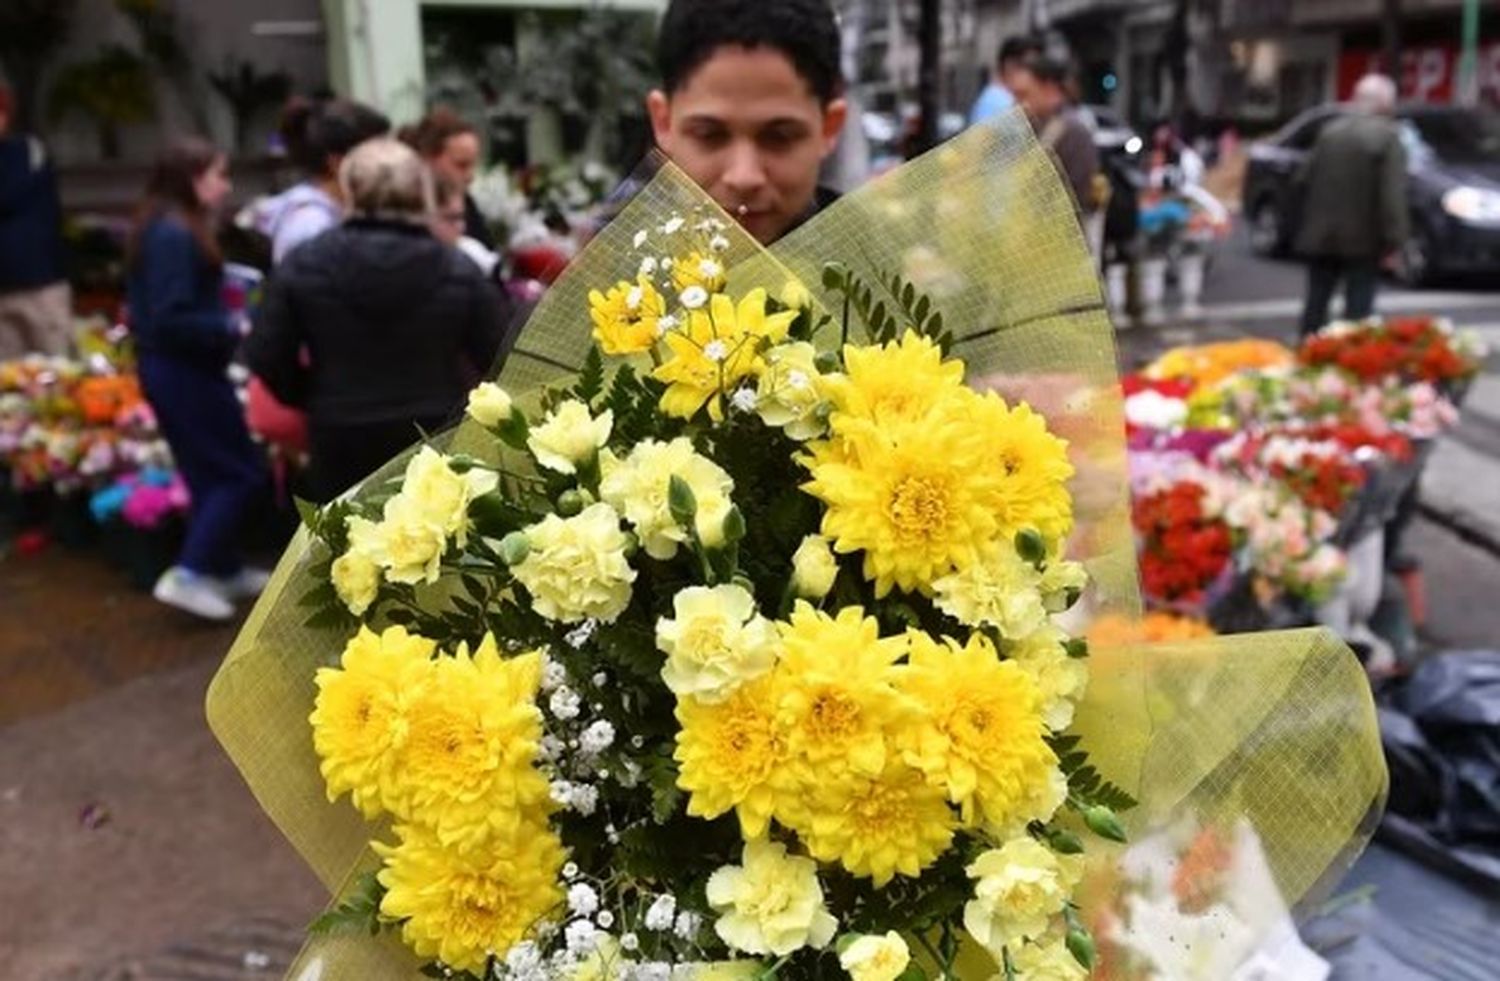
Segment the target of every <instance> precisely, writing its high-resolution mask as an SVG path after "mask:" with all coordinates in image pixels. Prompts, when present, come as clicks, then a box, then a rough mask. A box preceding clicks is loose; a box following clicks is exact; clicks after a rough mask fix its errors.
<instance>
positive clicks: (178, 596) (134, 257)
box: [127, 139, 268, 620]
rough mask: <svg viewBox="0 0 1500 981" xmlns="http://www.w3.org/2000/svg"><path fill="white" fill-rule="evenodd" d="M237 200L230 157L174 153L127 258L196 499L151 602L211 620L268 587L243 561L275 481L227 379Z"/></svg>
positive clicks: (168, 431)
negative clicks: (259, 502)
mask: <svg viewBox="0 0 1500 981" xmlns="http://www.w3.org/2000/svg"><path fill="white" fill-rule="evenodd" d="M229 192H230V183H229V173H228V164H227V160H226V158H225V155H224V154H223V153H222V152H220V151H219V150H218V149H217V148H215V147H214V146H213V145H212V144H210V143H207V142H205V141H203V140H198V139H184V140H181V141H178V142H176V143H174V144H172V145H171V146H170V147H168V148H167V150H166V151H165V152H163V154H162V155H161V157H160V158H159V159H158V160H157V162H156V166H155V167H154V168H153V169H152V171H151V176H150V179H149V181H148V183H147V185H146V195H145V199H144V200H143V201H142V203H141V206H140V208H139V210H138V211H137V214H136V218H135V222H134V225H133V227H132V229H131V233H130V239H129V244H128V250H127V256H128V258H127V262H128V272H129V278H128V283H127V294H128V299H129V305H130V329H131V333H132V334H133V335H134V338H135V346H136V352H137V360H138V370H139V372H140V378H141V385H142V387H143V388H144V390H145V394H146V398H147V400H148V401H149V402H150V403H151V407H152V409H154V410H155V412H156V417H157V421H158V423H159V425H160V426H161V430H162V435H164V436H165V437H166V439H167V443H168V445H169V446H170V447H171V448H172V458H173V460H174V461H175V462H176V464H177V467H178V469H179V470H180V471H181V472H182V476H183V479H184V480H186V481H187V485H188V490H189V492H190V493H191V495H192V509H191V511H190V512H189V515H188V528H187V538H186V540H185V541H184V543H183V546H182V552H181V554H180V555H179V556H178V558H177V563H176V564H175V565H173V566H172V567H171V568H170V569H168V570H167V571H166V573H165V574H163V575H162V577H161V578H160V579H159V580H158V581H157V583H156V587H155V589H154V590H153V591H152V594H153V595H154V596H155V597H156V598H157V599H158V600H160V601H161V602H163V603H166V604H168V605H170V606H174V607H177V608H178V609H182V610H186V611H187V612H189V613H192V614H195V615H197V616H200V617H203V618H205V619H209V620H228V619H230V618H231V617H233V616H234V601H235V600H241V599H249V598H251V597H253V596H255V595H257V594H259V592H260V591H261V589H262V588H264V586H265V584H266V580H267V578H268V577H267V575H266V573H265V572H264V571H263V570H260V569H253V568H250V567H249V566H246V565H244V564H242V562H241V561H240V556H239V537H240V533H241V528H242V525H243V523H244V520H245V518H246V516H247V514H248V513H249V511H250V509H251V507H252V506H253V505H254V503H255V501H256V499H257V498H258V497H259V496H260V494H261V493H262V492H263V491H264V490H265V488H266V472H265V469H264V465H263V461H262V460H261V458H260V454H259V451H258V450H257V449H256V448H255V445H254V444H253V443H252V442H251V441H250V433H249V430H248V429H246V427H245V417H244V413H243V410H242V409H241V408H240V403H239V399H238V398H237V397H236V396H235V391H234V386H233V385H231V384H230V382H229V377H228V375H227V368H228V367H229V362H230V359H231V357H232V356H233V354H234V352H235V348H236V347H237V346H238V343H239V339H240V335H241V331H240V330H239V329H238V325H237V324H235V323H234V322H233V320H232V319H231V316H230V314H229V311H228V309H227V308H226V307H225V305H224V299H223V296H222V289H223V279H224V270H223V266H224V263H223V256H222V255H221V253H220V251H219V245H218V242H217V240H216V238H215V236H214V228H215V225H216V222H217V219H218V216H219V211H220V208H221V206H222V205H223V203H224V201H225V200H226V198H227V197H228V196H229Z"/></svg>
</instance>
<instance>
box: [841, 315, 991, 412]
mask: <svg viewBox="0 0 1500 981" xmlns="http://www.w3.org/2000/svg"><path fill="white" fill-rule="evenodd" d="M963 378H964V363H963V362H962V361H960V360H958V359H956V358H955V359H953V360H951V361H944V360H943V355H942V352H941V351H940V350H939V348H938V346H937V345H936V344H935V343H933V342H932V341H931V340H929V339H928V338H926V337H922V336H921V335H919V334H917V333H916V332H915V331H907V332H906V333H905V334H904V335H902V337H901V340H900V341H891V342H888V343H886V344H883V345H878V346H877V345H870V346H856V345H853V344H851V345H848V346H846V347H845V348H844V374H842V375H829V376H827V377H825V378H823V379H821V380H820V383H819V387H820V388H821V389H822V391H823V394H824V396H825V397H826V398H827V399H828V400H829V401H830V402H832V403H833V407H834V413H835V415H836V416H837V417H838V418H836V419H834V420H832V421H833V423H834V426H835V428H837V427H838V425H839V423H840V422H842V421H846V420H853V419H863V420H867V421H869V422H874V423H877V424H884V423H895V422H912V421H914V420H918V419H921V418H923V417H924V416H925V415H926V414H927V413H928V412H929V411H930V410H931V409H932V408H933V407H935V406H936V405H938V404H939V403H940V402H942V401H944V400H945V399H947V398H949V397H951V396H952V395H953V394H954V393H956V392H958V391H959V390H960V389H961V388H962V387H963Z"/></svg>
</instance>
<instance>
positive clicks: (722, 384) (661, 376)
mask: <svg viewBox="0 0 1500 981" xmlns="http://www.w3.org/2000/svg"><path fill="white" fill-rule="evenodd" d="M674 269H675V267H674ZM795 319H797V313H796V311H794V310H788V311H783V312H781V313H772V314H768V313H766V291H765V290H763V289H754V290H751V291H750V292H749V293H746V294H745V297H744V298H743V299H742V300H740V302H739V304H738V306H736V304H735V302H734V301H733V300H732V299H730V298H729V297H728V296H725V295H724V294H722V293H716V294H714V295H713V296H712V297H711V298H710V299H709V302H708V307H707V308H706V309H699V310H694V311H692V313H691V314H690V315H689V317H688V322H687V325H686V326H685V327H684V328H683V329H681V330H676V331H671V332H669V333H668V334H666V335H665V337H664V340H665V341H666V345H667V348H668V350H669V352H670V354H671V357H670V358H669V359H668V361H667V362H666V363H665V364H663V365H662V366H661V367H659V368H657V369H656V370H655V371H654V372H653V373H652V376H653V377H654V378H656V379H657V380H658V381H663V382H666V383H667V390H666V392H665V393H663V395H662V398H661V409H662V411H663V412H665V413H667V414H668V415H672V416H677V417H679V418H682V419H690V418H692V417H693V415H694V414H696V413H697V411H698V410H699V409H701V408H702V407H703V405H704V403H707V404H708V412H709V415H710V416H711V417H712V418H713V419H714V421H716V422H717V421H720V420H722V419H723V418H724V399H723V393H725V392H727V391H729V390H730V389H732V388H734V387H735V385H737V384H738V383H739V382H740V381H741V380H742V379H744V378H747V377H749V376H751V375H753V374H755V373H756V372H757V371H759V370H760V368H761V366H762V364H763V363H764V362H763V360H762V357H761V355H762V354H763V353H764V351H765V349H766V348H768V347H770V346H771V345H773V344H780V343H781V342H782V341H784V340H786V334H787V330H788V328H790V327H791V324H792V321H793V320H795Z"/></svg>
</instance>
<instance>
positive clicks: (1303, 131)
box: [1282, 112, 1338, 150]
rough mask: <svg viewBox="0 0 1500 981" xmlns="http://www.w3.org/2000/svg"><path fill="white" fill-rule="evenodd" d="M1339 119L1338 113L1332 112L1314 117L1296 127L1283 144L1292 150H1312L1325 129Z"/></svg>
mask: <svg viewBox="0 0 1500 981" xmlns="http://www.w3.org/2000/svg"><path fill="white" fill-rule="evenodd" d="M1337 117H1338V114H1337V113H1331V112H1329V113H1322V114H1320V115H1317V116H1313V117H1312V118H1311V119H1309V120H1307V121H1306V122H1304V123H1302V124H1301V125H1300V126H1295V127H1294V128H1293V129H1292V131H1291V132H1290V133H1288V134H1287V136H1286V139H1285V140H1283V141H1282V142H1283V144H1284V145H1285V146H1286V147H1287V148H1288V149H1290V150H1311V149H1312V148H1313V144H1314V143H1316V142H1317V140H1318V134H1319V133H1321V132H1323V127H1324V126H1327V125H1328V124H1329V123H1331V122H1333V120H1334V119H1336V118H1337Z"/></svg>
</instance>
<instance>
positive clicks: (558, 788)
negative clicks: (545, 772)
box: [547, 780, 573, 807]
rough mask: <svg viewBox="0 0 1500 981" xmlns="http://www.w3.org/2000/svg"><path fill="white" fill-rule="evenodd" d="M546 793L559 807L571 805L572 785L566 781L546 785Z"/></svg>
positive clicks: (555, 781) (556, 781)
mask: <svg viewBox="0 0 1500 981" xmlns="http://www.w3.org/2000/svg"><path fill="white" fill-rule="evenodd" d="M547 793H548V795H549V796H550V797H551V798H552V800H553V802H554V803H556V804H557V805H558V806H560V807H567V806H569V805H570V804H572V803H573V785H572V784H571V783H569V782H568V781H566V780H554V781H552V782H551V783H550V784H548V785H547Z"/></svg>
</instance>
